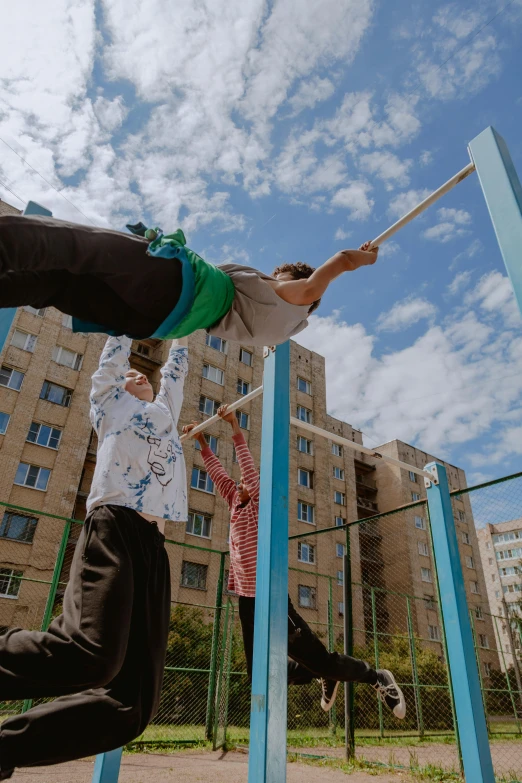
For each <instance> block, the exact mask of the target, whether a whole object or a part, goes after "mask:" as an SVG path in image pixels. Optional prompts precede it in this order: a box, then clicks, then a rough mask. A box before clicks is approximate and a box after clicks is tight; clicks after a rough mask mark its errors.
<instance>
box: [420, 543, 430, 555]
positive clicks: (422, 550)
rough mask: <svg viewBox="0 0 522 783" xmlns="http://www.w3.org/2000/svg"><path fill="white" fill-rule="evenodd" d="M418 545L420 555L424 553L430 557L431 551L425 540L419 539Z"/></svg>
mask: <svg viewBox="0 0 522 783" xmlns="http://www.w3.org/2000/svg"><path fill="white" fill-rule="evenodd" d="M417 547H418V550H419V555H423V556H424V557H429V554H430V552H429V549H428V545H427V544H426V542H425V541H418V542H417Z"/></svg>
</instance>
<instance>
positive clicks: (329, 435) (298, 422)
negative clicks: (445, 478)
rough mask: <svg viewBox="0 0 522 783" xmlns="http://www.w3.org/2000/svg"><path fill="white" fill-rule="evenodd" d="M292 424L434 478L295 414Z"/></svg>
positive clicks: (354, 449) (425, 476)
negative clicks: (297, 417) (303, 419)
mask: <svg viewBox="0 0 522 783" xmlns="http://www.w3.org/2000/svg"><path fill="white" fill-rule="evenodd" d="M290 424H293V425H294V427H300V428H301V429H302V430H308V432H313V433H315V435H320V436H321V437H323V438H328V440H331V441H333V443H339V444H340V445H341V446H346V448H348V449H352V451H360V452H362V453H363V454H366V455H367V456H368V457H373V458H374V459H382V460H383V462H389V463H390V464H391V465H397V466H398V467H400V468H404V470H411V472H412V473H416V474H417V475H418V476H424V478H428V479H430V481H432V480H433V474H432V473H428V471H427V470H422V469H421V468H417V467H415V465H409V464H408V463H407V462H401V460H400V459H395V458H394V457H388V456H387V455H386V454H379V452H378V451H375V449H367V448H366V446H361V444H360V443H354V442H353V441H352V440H348V439H347V438H343V437H342V436H341V435H336V434H335V432H329V431H328V430H323V429H321V427H316V426H315V424H308V422H306V421H301V419H296V418H295V416H291V417H290Z"/></svg>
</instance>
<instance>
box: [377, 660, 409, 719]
mask: <svg viewBox="0 0 522 783" xmlns="http://www.w3.org/2000/svg"><path fill="white" fill-rule="evenodd" d="M373 687H374V688H375V690H376V691H377V696H378V697H379V699H380V700H381V701H382V702H383V704H386V706H387V707H389V708H390V710H391V711H392V712H393V714H394V715H395V717H396V718H399V719H400V720H402V719H403V718H404V717H405V716H406V701H405V699H404V694H403V692H402V691H401V689H400V688H399V686H398V685H397V683H396V682H395V677H394V676H393V674H392V673H391V672H390V671H388V669H377V682H376V683H375V685H374V686H373Z"/></svg>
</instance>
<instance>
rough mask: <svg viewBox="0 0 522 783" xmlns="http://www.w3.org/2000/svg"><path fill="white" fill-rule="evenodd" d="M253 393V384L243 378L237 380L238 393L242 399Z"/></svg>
mask: <svg viewBox="0 0 522 783" xmlns="http://www.w3.org/2000/svg"><path fill="white" fill-rule="evenodd" d="M251 391H252V384H251V383H249V382H248V381H244V380H243V378H238V379H237V393H238V394H240V395H241V396H242V397H244V396H245V394H250V392H251Z"/></svg>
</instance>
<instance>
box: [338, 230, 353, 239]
mask: <svg viewBox="0 0 522 783" xmlns="http://www.w3.org/2000/svg"><path fill="white" fill-rule="evenodd" d="M352 233H353V232H352V231H345V230H344V228H338V229H337V231H336V232H335V237H334V239H336V240H338V241H341V240H343V239H348V237H351V235H352Z"/></svg>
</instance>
